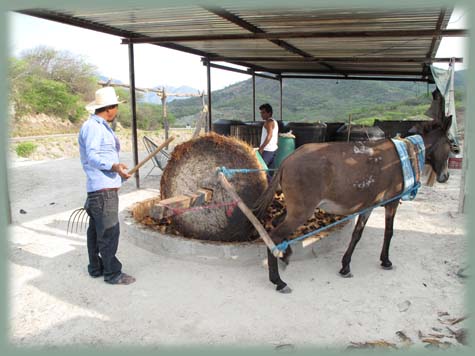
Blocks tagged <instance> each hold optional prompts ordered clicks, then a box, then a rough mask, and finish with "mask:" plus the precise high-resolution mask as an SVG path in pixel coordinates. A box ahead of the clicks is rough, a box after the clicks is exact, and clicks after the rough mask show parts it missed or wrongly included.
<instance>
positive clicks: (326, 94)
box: [168, 71, 466, 125]
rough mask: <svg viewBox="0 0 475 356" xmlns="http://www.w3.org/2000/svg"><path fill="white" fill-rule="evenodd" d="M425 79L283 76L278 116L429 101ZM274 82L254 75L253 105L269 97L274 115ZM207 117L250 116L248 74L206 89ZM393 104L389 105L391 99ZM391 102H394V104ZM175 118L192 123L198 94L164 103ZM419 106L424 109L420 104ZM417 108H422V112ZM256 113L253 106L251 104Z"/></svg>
mask: <svg viewBox="0 0 475 356" xmlns="http://www.w3.org/2000/svg"><path fill="white" fill-rule="evenodd" d="M465 75H466V71H458V72H456V75H455V85H456V90H458V91H463V90H464V87H465ZM434 87H435V86H434V85H430V86H429V87H428V86H427V84H425V83H415V82H383V81H353V80H340V81H335V80H325V79H314V80H311V79H286V80H284V82H283V107H284V112H283V119H284V120H286V121H327V122H328V121H342V120H347V118H348V115H349V114H352V115H357V117H364V116H365V115H364V113H365V112H368V113H370V112H371V113H372V114H371V115H370V116H372V115H374V112H375V111H378V110H379V111H381V110H394V108H391V109H388V108H387V107H385V106H386V105H388V104H395V103H398V104H399V103H400V104H402V105H407V104H408V102H409V106H410V102H411V101H413V104H412V105H415V106H420V105H422V106H423V107H424V106H425V105H429V103H430V100H431V98H430V95H429V96H428V95H427V94H428V93H429V94H430V92H431V91H432V90H433V89H434ZM279 95H280V93H279V83H278V82H277V81H273V80H269V79H263V78H256V106H257V107H258V106H259V105H260V104H261V103H264V102H269V103H270V104H271V105H272V106H273V107H274V109H275V110H274V116H275V117H277V118H279V117H280V109H279ZM212 104H213V107H212V109H213V111H212V114H213V121H214V120H218V119H230V120H243V121H249V120H252V80H251V79H248V80H246V81H243V82H239V83H236V84H233V85H230V86H228V87H226V88H224V89H222V90H218V91H215V92H213V93H212ZM391 106H394V105H391ZM396 106H397V105H396ZM168 108H169V111H170V112H172V113H173V114H174V115H175V117H176V118H177V124H181V125H184V124H193V123H194V121H195V120H196V117H197V112H198V111H200V110H201V101H200V99H199V98H191V99H184V100H180V101H174V102H172V103H169V104H168ZM423 111H424V110H423ZM423 111H422V112H423ZM256 115H257V119H259V116H258V109H257V108H256Z"/></svg>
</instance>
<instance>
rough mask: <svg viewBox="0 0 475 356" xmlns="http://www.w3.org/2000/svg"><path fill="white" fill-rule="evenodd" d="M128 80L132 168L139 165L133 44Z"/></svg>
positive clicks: (136, 173) (137, 184) (138, 181)
mask: <svg viewBox="0 0 475 356" xmlns="http://www.w3.org/2000/svg"><path fill="white" fill-rule="evenodd" d="M128 47H129V78H130V79H129V80H130V106H131V111H132V152H133V156H134V166H137V165H138V164H139V154H138V141H137V107H136V101H135V66H134V44H133V43H129V45H128ZM135 185H136V186H137V189H140V174H139V170H137V171H136V172H135Z"/></svg>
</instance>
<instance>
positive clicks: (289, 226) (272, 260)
mask: <svg viewBox="0 0 475 356" xmlns="http://www.w3.org/2000/svg"><path fill="white" fill-rule="evenodd" d="M304 219H305V218H304ZM301 220H302V218H295V217H293V216H292V215H287V216H286V218H285V220H284V221H283V222H282V224H280V225H278V226H277V227H276V228H275V229H274V230H272V232H271V234H270V237H271V239H272V241H274V243H275V244H276V245H278V244H279V243H281V242H282V241H284V240H285V239H287V237H288V236H290V234H291V233H292V232H293V231H294V230H295V229H296V228H297V227H298V226H300V225H301V224H302V223H303V222H302V221H301ZM291 254H292V250H291V249H290V246H289V247H287V250H286V251H285V253H284V256H283V257H282V260H283V261H284V262H287V263H288V258H289V257H290V255H291ZM267 266H268V268H269V280H270V281H271V282H272V283H273V284H275V285H276V290H277V291H278V292H281V293H290V292H291V291H292V290H291V289H290V287H288V286H287V283H285V282H284V281H283V280H282V279H281V278H280V274H279V265H278V261H277V258H276V257H275V256H274V255H273V254H272V252H271V251H270V250H269V249H267Z"/></svg>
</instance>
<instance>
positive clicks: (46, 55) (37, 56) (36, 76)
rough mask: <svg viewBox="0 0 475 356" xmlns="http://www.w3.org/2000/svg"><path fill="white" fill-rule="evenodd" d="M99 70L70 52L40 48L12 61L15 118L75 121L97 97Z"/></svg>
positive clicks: (12, 98)
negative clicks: (30, 116)
mask: <svg viewBox="0 0 475 356" xmlns="http://www.w3.org/2000/svg"><path fill="white" fill-rule="evenodd" d="M95 71H96V68H95V67H94V66H92V65H90V64H88V63H86V61H85V60H84V59H82V58H81V57H77V56H75V55H73V54H71V53H70V52H65V51H57V50H55V49H51V48H47V47H37V48H34V49H31V50H28V51H25V52H23V53H22V54H21V55H20V58H11V60H10V68H9V80H10V88H11V91H10V100H11V102H12V103H13V106H14V109H15V114H16V117H17V118H19V117H21V116H23V115H26V114H34V113H45V114H48V115H55V116H58V117H60V118H63V119H69V120H70V121H71V122H75V121H77V120H78V119H80V118H81V117H84V116H86V114H87V113H86V111H85V109H84V106H85V104H86V103H87V102H88V101H90V100H92V99H93V98H94V92H95V90H96V84H95V83H96V74H95Z"/></svg>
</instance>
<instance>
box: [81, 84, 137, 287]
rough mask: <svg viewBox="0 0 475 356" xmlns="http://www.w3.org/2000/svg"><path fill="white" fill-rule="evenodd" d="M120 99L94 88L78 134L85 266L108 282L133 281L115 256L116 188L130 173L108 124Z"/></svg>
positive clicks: (109, 89)
mask: <svg viewBox="0 0 475 356" xmlns="http://www.w3.org/2000/svg"><path fill="white" fill-rule="evenodd" d="M123 102H124V101H119V98H118V97H117V95H116V93H115V90H114V88H113V87H105V88H102V89H99V90H97V91H96V98H95V100H94V101H93V102H91V103H89V104H88V105H87V106H86V109H87V110H88V111H89V112H90V113H91V116H90V117H89V119H88V120H87V121H86V122H85V123H84V124H83V125H82V127H81V131H80V132H79V137H78V142H79V152H80V154H81V164H82V167H83V169H84V172H85V173H86V176H87V183H86V186H87V200H86V203H85V205H84V208H85V209H86V211H87V214H88V215H89V227H88V229H87V250H88V254H89V265H88V267H87V269H88V272H89V275H90V276H91V277H94V278H96V277H100V276H104V281H106V282H107V283H110V284H130V283H133V282H135V278H134V277H132V276H130V275H128V274H126V273H123V272H122V264H121V263H120V261H119V260H118V259H117V257H116V256H115V254H116V252H117V247H118V245H119V235H120V226H119V197H118V190H119V188H120V186H121V184H122V181H123V180H126V179H128V178H130V174H129V173H128V172H127V170H128V168H127V166H126V165H125V164H123V163H120V162H119V151H120V144H119V140H118V138H117V136H116V135H115V134H114V132H113V131H112V129H111V128H110V126H109V124H110V123H112V122H113V121H114V119H115V117H116V115H117V111H118V107H119V103H123Z"/></svg>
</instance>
